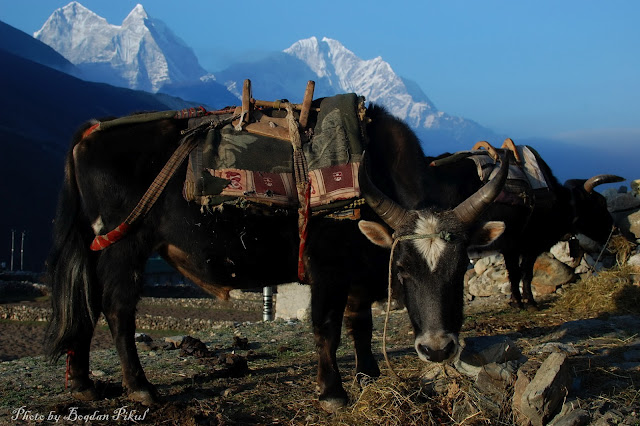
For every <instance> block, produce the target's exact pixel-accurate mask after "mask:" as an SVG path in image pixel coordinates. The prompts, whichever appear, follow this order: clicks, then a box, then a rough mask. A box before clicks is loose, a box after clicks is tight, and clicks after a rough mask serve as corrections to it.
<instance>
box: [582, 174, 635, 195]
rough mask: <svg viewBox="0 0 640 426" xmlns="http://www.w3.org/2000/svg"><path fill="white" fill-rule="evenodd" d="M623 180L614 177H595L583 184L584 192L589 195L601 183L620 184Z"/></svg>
mask: <svg viewBox="0 0 640 426" xmlns="http://www.w3.org/2000/svg"><path fill="white" fill-rule="evenodd" d="M623 180H625V178H623V177H620V176H616V175H597V176H594V177H592V178H589V179H587V181H586V182H585V183H584V190H585V191H587V192H588V193H591V192H593V188H595V187H596V186H598V185H602V184H603V183H615V182H622V181H623Z"/></svg>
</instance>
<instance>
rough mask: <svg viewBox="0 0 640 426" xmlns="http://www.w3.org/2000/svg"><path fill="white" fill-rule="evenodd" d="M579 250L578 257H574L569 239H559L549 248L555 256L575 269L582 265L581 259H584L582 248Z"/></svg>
mask: <svg viewBox="0 0 640 426" xmlns="http://www.w3.org/2000/svg"><path fill="white" fill-rule="evenodd" d="M577 251H578V253H576V257H572V256H571V254H572V253H571V248H570V242H569V241H559V242H557V243H556V244H555V245H554V246H553V247H551V250H549V252H550V253H551V254H552V255H553V257H555V258H556V259H557V260H559V261H560V262H562V263H564V264H565V265H567V266H568V267H570V268H573V269H575V268H577V267H578V265H580V260H581V259H582V254H583V253H582V250H577Z"/></svg>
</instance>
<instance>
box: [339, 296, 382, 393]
mask: <svg viewBox="0 0 640 426" xmlns="http://www.w3.org/2000/svg"><path fill="white" fill-rule="evenodd" d="M344 321H345V325H346V328H347V332H348V333H349V335H350V336H351V338H352V340H353V346H354V349H355V352H356V377H357V379H358V381H359V382H360V384H361V385H362V384H364V381H365V380H366V378H367V377H379V376H380V368H379V367H378V362H377V361H376V359H375V358H374V356H373V353H372V352H371V338H372V334H373V319H372V316H371V302H370V301H369V300H368V299H367V298H364V297H362V295H360V294H358V295H354V294H351V295H349V298H348V300H347V308H346V310H345V317H344Z"/></svg>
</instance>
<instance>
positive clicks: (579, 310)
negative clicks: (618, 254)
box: [554, 265, 640, 318]
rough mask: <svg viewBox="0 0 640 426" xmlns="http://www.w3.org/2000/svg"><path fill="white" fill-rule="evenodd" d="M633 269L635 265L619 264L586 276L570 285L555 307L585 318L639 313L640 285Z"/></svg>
mask: <svg viewBox="0 0 640 426" xmlns="http://www.w3.org/2000/svg"><path fill="white" fill-rule="evenodd" d="M634 273H636V271H635V268H634V267H632V266H629V265H618V266H616V267H614V268H611V269H609V270H607V271H601V272H599V273H598V274H597V275H590V276H588V277H586V278H583V279H582V280H580V281H579V282H577V283H576V284H573V285H571V286H570V287H568V289H567V291H566V292H565V293H564V294H563V296H562V297H561V298H559V299H558V300H557V301H556V302H555V304H554V309H555V310H557V311H564V312H569V313H572V314H581V315H583V316H584V317H585V318H588V317H593V316H598V315H600V314H604V313H609V314H620V315H624V314H640V287H638V286H637V285H634V284H633V279H632V276H633V274H634Z"/></svg>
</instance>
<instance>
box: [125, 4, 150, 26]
mask: <svg viewBox="0 0 640 426" xmlns="http://www.w3.org/2000/svg"><path fill="white" fill-rule="evenodd" d="M145 19H149V15H148V14H147V11H146V10H144V7H143V6H142V5H141V4H140V3H138V4H137V5H136V7H134V8H133V9H132V10H131V12H129V15H127V17H126V18H124V21H122V25H126V24H127V23H130V22H140V21H141V22H144V20H145Z"/></svg>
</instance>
